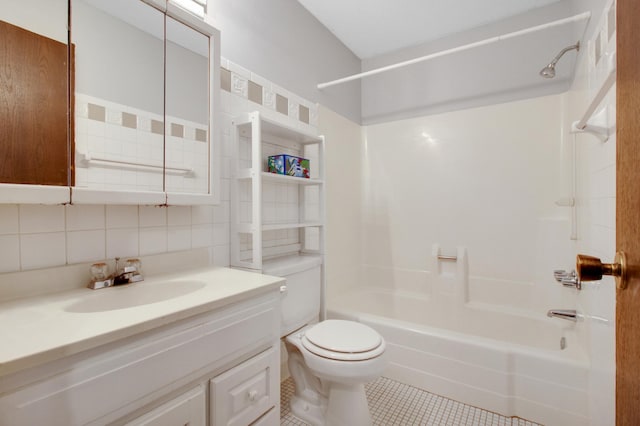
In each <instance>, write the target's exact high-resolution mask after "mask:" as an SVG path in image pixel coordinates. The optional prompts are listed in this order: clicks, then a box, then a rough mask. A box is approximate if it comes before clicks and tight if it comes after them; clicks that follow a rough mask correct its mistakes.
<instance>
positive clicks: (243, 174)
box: [236, 169, 324, 185]
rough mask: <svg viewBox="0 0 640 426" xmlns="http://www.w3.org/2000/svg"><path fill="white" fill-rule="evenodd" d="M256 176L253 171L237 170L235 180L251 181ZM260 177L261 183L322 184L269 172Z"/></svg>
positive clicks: (312, 179) (317, 180)
mask: <svg viewBox="0 0 640 426" xmlns="http://www.w3.org/2000/svg"><path fill="white" fill-rule="evenodd" d="M256 175H257V173H256V172H254V171H253V169H240V170H238V173H237V176H236V178H237V179H243V180H246V179H253V178H254V177H255V176H256ZM260 176H261V177H262V180H263V181H269V182H278V183H287V184H295V185H322V184H323V183H324V180H322V179H317V178H311V179H308V178H302V177H295V176H289V175H280V174H277V173H270V172H261V173H260Z"/></svg>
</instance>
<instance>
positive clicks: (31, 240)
mask: <svg viewBox="0 0 640 426" xmlns="http://www.w3.org/2000/svg"><path fill="white" fill-rule="evenodd" d="M65 237H66V236H65V233H64V232H48V233H39V234H21V235H20V259H21V263H22V268H23V269H39V268H47V267H52V266H58V265H64V264H65V263H66V261H67V259H66V252H67V251H66V238H65Z"/></svg>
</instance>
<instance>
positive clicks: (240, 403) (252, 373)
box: [210, 347, 280, 426]
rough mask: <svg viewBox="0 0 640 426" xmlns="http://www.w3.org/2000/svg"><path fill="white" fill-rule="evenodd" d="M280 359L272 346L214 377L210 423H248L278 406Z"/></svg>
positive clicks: (240, 425)
mask: <svg viewBox="0 0 640 426" xmlns="http://www.w3.org/2000/svg"><path fill="white" fill-rule="evenodd" d="M279 362H280V359H279V351H277V350H275V349H274V348H273V347H272V348H270V349H268V350H266V351H264V352H262V353H261V354H258V355H256V356H254V357H253V358H251V359H249V360H247V361H245V362H243V363H242V364H240V365H238V366H236V367H234V368H232V369H231V370H229V371H227V372H226V373H223V374H221V375H219V376H218V377H215V378H214V379H213V380H211V382H210V389H211V390H210V398H211V402H210V407H211V417H212V419H211V423H212V424H214V425H216V426H223V425H224V426H246V425H248V424H250V423H251V422H253V421H255V420H256V419H258V418H259V417H260V416H262V415H263V414H264V413H266V412H267V411H269V410H270V409H271V408H272V407H275V406H277V404H278V401H279V400H280V382H279V379H280V371H279ZM267 424H268V423H267Z"/></svg>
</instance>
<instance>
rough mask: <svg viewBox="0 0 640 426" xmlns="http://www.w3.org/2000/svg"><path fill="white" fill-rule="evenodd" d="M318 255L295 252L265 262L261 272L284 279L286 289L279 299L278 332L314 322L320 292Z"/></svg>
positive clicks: (317, 314) (282, 332)
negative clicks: (297, 253)
mask: <svg viewBox="0 0 640 426" xmlns="http://www.w3.org/2000/svg"><path fill="white" fill-rule="evenodd" d="M321 265H322V258H321V257H320V256H311V255H310V256H305V255H295V256H287V257H282V258H278V259H276V260H271V261H267V262H265V263H264V264H263V268H262V272H263V273H264V274H267V275H275V276H277V277H283V278H286V279H287V283H286V285H287V290H286V291H285V292H283V293H281V294H282V299H281V302H282V304H281V321H280V335H281V336H286V335H288V334H290V333H291V332H292V331H294V330H296V329H298V328H300V327H302V326H304V325H305V324H309V323H311V322H314V321H317V320H318V318H319V316H320V299H321V294H322V289H321V287H322V284H321V283H322V279H321V278H322V277H321V275H322V270H321Z"/></svg>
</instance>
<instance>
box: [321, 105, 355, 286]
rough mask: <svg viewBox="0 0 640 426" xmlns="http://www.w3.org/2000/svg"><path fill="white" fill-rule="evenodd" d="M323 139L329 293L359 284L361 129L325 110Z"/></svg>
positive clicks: (322, 122) (322, 117) (322, 128)
mask: <svg viewBox="0 0 640 426" xmlns="http://www.w3.org/2000/svg"><path fill="white" fill-rule="evenodd" d="M318 130H319V133H320V134H322V135H324V136H325V140H326V146H325V159H326V168H325V174H326V222H327V231H326V256H325V259H326V268H325V273H326V280H327V283H329V285H328V286H327V291H328V293H331V292H334V291H345V290H347V289H348V288H349V287H352V286H356V285H358V284H359V282H360V270H361V267H362V214H363V212H362V186H363V179H364V176H363V175H362V159H363V157H362V129H361V127H360V126H359V125H358V124H356V123H354V122H353V121H351V120H349V119H347V118H344V117H342V116H341V115H339V114H337V113H335V112H333V111H331V110H330V109H328V108H324V107H320V109H319V111H318Z"/></svg>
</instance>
